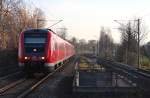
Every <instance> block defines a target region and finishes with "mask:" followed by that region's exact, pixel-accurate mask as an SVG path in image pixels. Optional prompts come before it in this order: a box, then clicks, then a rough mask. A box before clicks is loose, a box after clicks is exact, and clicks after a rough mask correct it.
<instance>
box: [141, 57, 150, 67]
mask: <svg viewBox="0 0 150 98" xmlns="http://www.w3.org/2000/svg"><path fill="white" fill-rule="evenodd" d="M140 64H141V68H142V69H150V59H149V58H148V57H145V56H142V57H141V60H140Z"/></svg>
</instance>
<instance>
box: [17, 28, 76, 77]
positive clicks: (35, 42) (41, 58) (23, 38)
mask: <svg viewBox="0 0 150 98" xmlns="http://www.w3.org/2000/svg"><path fill="white" fill-rule="evenodd" d="M74 54H75V50H74V46H73V45H71V44H70V43H69V42H67V41H66V40H64V39H62V38H60V37H59V36H57V35H56V34H55V33H54V32H53V31H52V30H50V29H49V30H48V29H31V30H27V31H24V32H21V34H20V37H19V49H18V61H19V66H20V67H21V68H23V70H24V71H26V72H27V73H29V74H31V73H34V72H44V73H47V72H50V71H53V70H55V69H56V68H57V67H58V66H60V65H61V64H62V63H63V62H64V61H66V60H67V59H69V58H71V57H72V56H73V55H74Z"/></svg>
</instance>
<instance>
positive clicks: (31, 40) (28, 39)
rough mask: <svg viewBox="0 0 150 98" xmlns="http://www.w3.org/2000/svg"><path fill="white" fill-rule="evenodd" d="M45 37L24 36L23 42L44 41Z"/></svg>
mask: <svg viewBox="0 0 150 98" xmlns="http://www.w3.org/2000/svg"><path fill="white" fill-rule="evenodd" d="M45 41H46V38H43V37H39V38H31V37H29V38H28V37H27V38H25V43H45Z"/></svg>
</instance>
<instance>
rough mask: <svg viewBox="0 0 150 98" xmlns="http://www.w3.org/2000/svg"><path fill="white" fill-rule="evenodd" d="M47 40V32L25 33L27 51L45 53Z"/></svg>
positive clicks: (29, 52)
mask: <svg viewBox="0 0 150 98" xmlns="http://www.w3.org/2000/svg"><path fill="white" fill-rule="evenodd" d="M46 40H47V33H39V32H34V33H33V32H31V33H25V34H24V47H25V53H26V54H36V55H41V54H44V53H45V46H46ZM34 50H36V51H34Z"/></svg>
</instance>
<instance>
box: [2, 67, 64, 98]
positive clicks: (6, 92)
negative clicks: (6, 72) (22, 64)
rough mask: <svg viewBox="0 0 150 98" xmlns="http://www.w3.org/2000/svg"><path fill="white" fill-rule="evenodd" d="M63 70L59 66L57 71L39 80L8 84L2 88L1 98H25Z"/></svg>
mask: <svg viewBox="0 0 150 98" xmlns="http://www.w3.org/2000/svg"><path fill="white" fill-rule="evenodd" d="M64 66H65V65H64ZM61 70H63V66H59V67H58V68H57V69H56V70H55V71H53V72H51V73H49V74H48V75H46V76H44V77H41V78H38V79H36V78H34V79H28V78H22V79H20V80H17V81H14V82H11V83H10V84H7V85H6V86H3V87H2V88H0V97H8V98H24V97H25V96H27V95H28V94H29V93H31V92H32V91H33V90H34V89H36V88H37V87H38V86H39V85H40V84H42V83H43V82H45V81H46V80H47V79H48V78H50V77H51V76H53V75H54V74H55V73H57V72H58V71H61ZM6 77H7V76H6ZM3 78H5V77H3Z"/></svg>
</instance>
